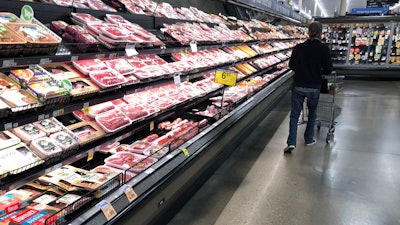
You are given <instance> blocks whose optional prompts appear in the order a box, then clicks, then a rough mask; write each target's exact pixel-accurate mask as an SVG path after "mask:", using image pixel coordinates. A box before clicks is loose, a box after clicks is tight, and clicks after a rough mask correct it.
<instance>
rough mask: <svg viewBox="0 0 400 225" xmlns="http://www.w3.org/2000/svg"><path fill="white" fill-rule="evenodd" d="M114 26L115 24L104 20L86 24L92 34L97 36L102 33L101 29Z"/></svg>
mask: <svg viewBox="0 0 400 225" xmlns="http://www.w3.org/2000/svg"><path fill="white" fill-rule="evenodd" d="M112 26H115V24H112V23H108V22H104V21H97V22H88V23H87V25H86V29H87V30H88V32H89V33H90V34H92V35H93V36H95V37H98V36H99V35H100V33H101V29H103V28H106V27H112Z"/></svg>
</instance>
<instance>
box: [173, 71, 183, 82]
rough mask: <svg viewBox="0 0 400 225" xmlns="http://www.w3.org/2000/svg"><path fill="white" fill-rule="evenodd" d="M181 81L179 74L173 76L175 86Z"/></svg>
mask: <svg viewBox="0 0 400 225" xmlns="http://www.w3.org/2000/svg"><path fill="white" fill-rule="evenodd" d="M181 82H182V81H181V74H180V73H178V74H175V75H174V83H175V84H180V83H181Z"/></svg>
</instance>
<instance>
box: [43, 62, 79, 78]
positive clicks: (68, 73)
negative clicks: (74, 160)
mask: <svg viewBox="0 0 400 225" xmlns="http://www.w3.org/2000/svg"><path fill="white" fill-rule="evenodd" d="M42 67H43V69H45V70H46V71H48V72H50V73H51V74H52V76H53V77H54V78H55V79H58V80H62V79H74V78H78V77H79V74H78V73H77V72H75V71H74V70H73V69H72V68H71V67H70V65H67V64H65V63H50V64H46V65H44V66H42Z"/></svg>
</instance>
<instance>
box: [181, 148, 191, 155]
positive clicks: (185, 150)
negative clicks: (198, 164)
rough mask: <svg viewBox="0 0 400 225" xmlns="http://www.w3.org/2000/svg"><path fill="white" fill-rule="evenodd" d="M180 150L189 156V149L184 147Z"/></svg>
mask: <svg viewBox="0 0 400 225" xmlns="http://www.w3.org/2000/svg"><path fill="white" fill-rule="evenodd" d="M181 151H182V152H183V154H184V155H185V156H189V151H188V150H187V149H186V148H181Z"/></svg>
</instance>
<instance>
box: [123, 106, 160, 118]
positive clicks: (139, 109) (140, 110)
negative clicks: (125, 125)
mask: <svg viewBox="0 0 400 225" xmlns="http://www.w3.org/2000/svg"><path fill="white" fill-rule="evenodd" d="M119 109H120V110H121V112H122V113H124V114H125V115H126V116H127V117H129V119H131V120H132V122H133V121H139V120H141V119H144V118H146V117H147V116H149V115H152V114H154V113H157V112H158V111H160V110H159V109H158V108H155V107H152V106H140V105H138V104H127V105H124V106H121V107H119Z"/></svg>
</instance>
